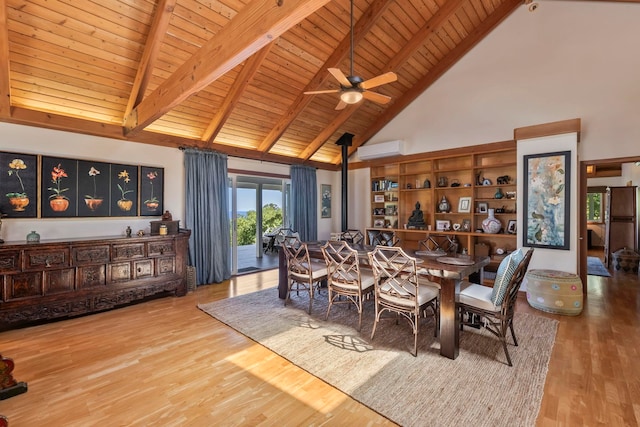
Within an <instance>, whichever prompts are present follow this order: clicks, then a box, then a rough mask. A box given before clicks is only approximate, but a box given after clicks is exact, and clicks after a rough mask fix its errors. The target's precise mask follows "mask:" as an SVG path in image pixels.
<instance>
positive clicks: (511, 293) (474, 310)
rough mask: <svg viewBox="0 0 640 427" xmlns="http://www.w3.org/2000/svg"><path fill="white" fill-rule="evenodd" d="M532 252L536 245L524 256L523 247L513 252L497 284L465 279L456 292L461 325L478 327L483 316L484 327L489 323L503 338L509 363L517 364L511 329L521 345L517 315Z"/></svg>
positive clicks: (507, 258) (498, 277) (491, 330)
mask: <svg viewBox="0 0 640 427" xmlns="http://www.w3.org/2000/svg"><path fill="white" fill-rule="evenodd" d="M532 256H533V249H529V250H528V251H527V253H526V254H524V256H523V255H522V249H518V250H516V251H514V252H512V253H511V254H509V255H508V256H507V257H506V258H505V259H503V260H502V262H501V263H500V266H499V267H498V272H497V274H496V279H495V282H494V285H493V288H489V287H487V286H483V285H478V284H475V283H469V282H463V283H462V284H461V287H460V289H461V291H460V293H458V294H457V295H456V305H457V307H458V309H459V315H460V329H463V327H464V325H473V326H474V327H477V326H478V323H477V319H479V322H480V326H481V327H482V326H483V327H485V328H486V329H487V330H488V331H489V332H491V333H492V334H494V335H495V336H497V337H498V338H499V339H500V342H501V343H502V348H503V349H504V354H505V355H506V356H507V363H508V364H509V366H513V363H512V362H511V356H510V355H509V350H508V349H507V331H508V330H510V331H511V337H512V338H513V344H514V345H515V346H517V345H518V340H517V339H516V333H515V331H514V330H513V315H514V313H515V307H516V299H517V298H518V291H519V290H520V285H521V284H522V280H523V279H524V276H525V274H526V272H527V268H529V261H531V257H532ZM472 319H473V320H472Z"/></svg>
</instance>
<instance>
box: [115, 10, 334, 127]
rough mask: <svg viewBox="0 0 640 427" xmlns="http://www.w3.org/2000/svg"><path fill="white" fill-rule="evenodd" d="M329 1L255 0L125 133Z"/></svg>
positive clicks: (138, 110)
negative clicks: (284, 0) (231, 41)
mask: <svg viewBox="0 0 640 427" xmlns="http://www.w3.org/2000/svg"><path fill="white" fill-rule="evenodd" d="M329 1H330V0H298V1H286V2H282V1H274V0H271V1H267V2H265V1H264V0H253V1H252V2H251V3H250V4H249V5H247V6H246V7H245V8H244V9H242V10H241V11H240V12H239V13H238V14H237V15H236V16H235V17H234V19H233V20H231V22H229V24H227V25H226V26H225V27H224V28H222V29H221V30H220V31H219V32H218V33H217V34H216V35H215V36H214V37H213V38H212V39H211V40H209V41H208V42H207V43H206V44H205V45H204V46H203V47H202V48H201V49H199V50H198V52H196V54H195V55H193V56H192V57H191V58H189V60H187V61H186V62H185V63H184V64H182V66H180V68H178V69H177V70H176V72H175V73H174V74H173V75H172V76H171V78H170V79H168V80H167V81H165V82H164V83H163V84H162V85H160V86H159V87H158V88H156V90H155V91H153V92H152V93H151V94H150V95H149V96H148V97H146V98H145V99H143V100H142V102H141V103H140V104H139V105H137V106H136V107H135V108H134V109H133V110H132V112H131V113H130V114H128V115H127V116H126V117H125V120H124V127H125V133H126V134H129V135H130V134H133V133H135V132H139V131H140V130H142V129H144V127H146V126H147V125H149V124H150V123H152V122H153V121H154V120H156V119H157V118H159V117H161V116H162V115H163V114H165V113H166V112H167V111H170V110H171V109H172V108H173V107H175V106H176V105H178V104H180V103H181V102H182V101H184V100H185V99H187V98H188V97H189V96H191V95H193V94H194V93H196V92H198V91H200V90H202V89H204V88H205V87H206V86H208V85H209V84H211V83H212V82H213V81H215V80H216V79H217V78H219V77H220V76H221V75H223V74H224V73H226V72H227V71H229V70H231V69H232V68H234V67H235V66H236V65H238V64H240V63H241V62H242V61H244V60H245V59H247V58H248V57H249V56H251V55H252V54H253V53H255V52H257V51H258V50H259V49H261V48H262V47H264V46H265V45H267V44H268V43H270V42H271V41H272V40H274V39H276V38H277V37H279V36H280V35H281V34H283V33H284V32H285V31H287V30H288V29H289V28H291V27H292V26H294V25H296V24H297V23H298V22H300V21H301V20H303V19H304V18H305V17H306V16H308V15H310V14H312V13H314V12H315V11H316V10H317V9H319V8H320V7H322V6H324V5H325V4H326V3H328V2H329ZM230 40H233V41H234V42H233V43H229V41H230Z"/></svg>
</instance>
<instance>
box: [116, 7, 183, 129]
mask: <svg viewBox="0 0 640 427" xmlns="http://www.w3.org/2000/svg"><path fill="white" fill-rule="evenodd" d="M176 1H177V0H160V2H159V3H158V8H157V9H156V13H155V15H154V17H153V23H152V24H151V28H150V30H149V37H148V38H147V42H146V44H145V46H144V52H142V57H141V58H140V63H139V65H138V71H137V72H136V77H135V79H134V80H133V86H132V88H131V92H130V94H129V101H128V102H127V107H126V109H125V111H124V117H127V116H128V115H129V114H130V113H131V110H132V109H133V108H134V107H135V106H136V105H138V104H139V103H140V101H142V97H143V96H144V94H145V91H146V90H147V85H148V84H149V80H150V78H151V73H152V72H153V68H154V67H155V64H156V60H157V58H158V53H159V52H160V48H161V46H162V43H161V40H162V39H163V37H164V34H165V33H166V32H167V27H168V26H169V21H170V20H171V15H172V14H173V10H174V8H175V6H176Z"/></svg>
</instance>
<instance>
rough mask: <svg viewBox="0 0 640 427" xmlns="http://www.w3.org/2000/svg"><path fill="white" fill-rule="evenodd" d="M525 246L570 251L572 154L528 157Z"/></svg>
mask: <svg viewBox="0 0 640 427" xmlns="http://www.w3.org/2000/svg"><path fill="white" fill-rule="evenodd" d="M523 163H524V178H525V179H524V216H523V218H524V229H523V230H524V233H523V234H522V239H523V241H522V245H523V246H529V247H535V248H547V249H563V250H569V235H570V234H569V230H570V225H571V224H570V215H569V213H570V212H569V211H570V205H569V201H570V194H569V189H570V188H571V152H570V151H558V152H554V153H542V154H529V155H526V156H524V162H523Z"/></svg>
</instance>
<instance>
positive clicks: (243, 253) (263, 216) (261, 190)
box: [228, 173, 291, 275]
mask: <svg viewBox="0 0 640 427" xmlns="http://www.w3.org/2000/svg"><path fill="white" fill-rule="evenodd" d="M290 187H291V185H290V182H289V180H288V179H287V178H283V177H266V176H256V175H245V174H239V173H230V174H229V188H228V197H229V206H230V207H231V210H230V212H229V221H230V228H231V236H230V238H231V257H230V262H231V266H230V267H231V274H232V275H239V274H248V273H254V272H257V271H262V270H270V269H274V268H278V254H277V252H274V251H270V250H266V249H267V247H268V243H269V241H268V240H269V238H268V236H267V235H268V234H269V233H270V232H271V231H273V230H276V229H277V228H279V227H282V226H283V224H288V223H289V221H288V206H289V200H290V198H289V194H290V191H289V189H290Z"/></svg>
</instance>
